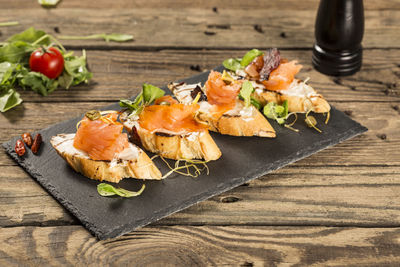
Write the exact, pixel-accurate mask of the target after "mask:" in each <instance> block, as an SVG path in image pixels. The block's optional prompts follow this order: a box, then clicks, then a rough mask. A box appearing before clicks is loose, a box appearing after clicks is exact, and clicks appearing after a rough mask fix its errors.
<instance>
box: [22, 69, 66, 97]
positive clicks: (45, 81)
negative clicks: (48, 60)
mask: <svg viewBox="0 0 400 267" xmlns="http://www.w3.org/2000/svg"><path fill="white" fill-rule="evenodd" d="M20 85H21V86H22V87H23V88H26V87H30V88H31V89H32V90H33V91H35V92H37V93H39V94H41V95H43V96H47V95H48V94H49V93H51V92H53V91H54V90H55V89H57V86H58V82H57V80H53V79H49V78H47V77H46V76H45V75H43V74H41V73H39V72H34V71H30V72H28V73H27V74H26V75H24V77H23V78H22V79H21V80H20Z"/></svg>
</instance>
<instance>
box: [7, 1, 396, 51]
mask: <svg viewBox="0 0 400 267" xmlns="http://www.w3.org/2000/svg"><path fill="white" fill-rule="evenodd" d="M316 8H317V7H316ZM316 8H315V10H314V9H309V10H296V11H294V10H281V9H279V10H274V9H259V8H257V9H253V10H252V11H251V15H250V14H248V12H244V11H243V10H241V9H224V10H221V11H220V12H219V13H215V12H213V11H212V10H211V9H199V8H187V9H182V8H180V9H170V8H141V9H125V8H123V9H106V10H103V9H100V10H96V12H91V9H89V8H87V9H83V8H60V9H55V10H44V9H38V10H36V11H35V16H26V12H27V11H26V9H10V10H4V9H1V10H0V16H1V18H2V20H4V21H14V20H18V21H19V22H20V25H18V26H15V27H4V28H2V29H1V31H2V34H3V35H5V36H9V35H11V34H14V33H17V32H20V31H22V30H24V29H26V28H27V27H30V26H34V27H36V28H38V29H43V30H45V31H47V32H49V33H53V34H54V35H55V36H57V34H56V32H55V27H57V31H58V32H60V34H63V35H89V34H93V33H103V32H106V33H113V32H117V33H121V32H122V33H129V34H132V35H134V38H135V40H134V41H132V42H126V43H121V44H119V45H118V48H119V49H122V48H125V49H130V50H141V51H142V50H152V51H153V50H159V49H166V48H174V49H177V48H179V49H182V48H189V49H229V48H230V49H244V48H245V49H251V48H253V47H258V48H269V47H275V46H277V47H280V48H286V49H288V48H311V47H312V46H313V43H314V23H315V16H316ZM365 16H366V17H367V18H368V19H367V20H366V22H365V23H366V25H365V37H364V41H363V46H364V47H365V48H399V46H400V35H399V34H398V33H399V32H400V25H399V23H398V21H399V20H400V10H393V9H391V10H379V11H377V10H373V11H372V10H371V11H366V12H365ZM255 25H259V27H261V29H262V32H260V31H257V30H256V29H255ZM172 29H175V30H172ZM63 43H64V44H65V45H66V46H67V47H84V48H87V49H88V48H100V49H110V48H111V47H115V43H112V42H110V43H105V42H104V41H102V40H84V41H79V40H74V41H71V40H65V41H64V42H63Z"/></svg>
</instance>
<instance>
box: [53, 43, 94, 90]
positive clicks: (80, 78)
mask: <svg viewBox="0 0 400 267" xmlns="http://www.w3.org/2000/svg"><path fill="white" fill-rule="evenodd" d="M65 72H66V73H67V74H68V75H70V76H71V77H67V76H64V74H65ZM62 76H64V77H62V80H63V81H61V84H62V87H64V88H66V89H68V88H69V87H70V86H71V85H78V84H80V83H82V82H85V83H88V81H89V80H90V79H91V78H92V76H93V74H92V73H91V72H90V71H89V70H88V69H87V67H86V52H85V50H83V52H82V56H80V57H77V56H74V55H73V53H69V54H67V55H65V56H64V73H63V74H62ZM71 78H72V82H71Z"/></svg>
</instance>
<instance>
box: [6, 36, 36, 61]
mask: <svg viewBox="0 0 400 267" xmlns="http://www.w3.org/2000/svg"><path fill="white" fill-rule="evenodd" d="M33 50H35V48H34V47H33V46H31V45H30V44H28V43H26V42H24V41H14V42H12V43H5V44H4V45H3V46H2V47H0V62H4V61H7V62H11V63H20V62H25V63H26V64H27V63H28V61H29V56H30V53H31V52H33Z"/></svg>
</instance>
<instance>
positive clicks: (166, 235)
mask: <svg viewBox="0 0 400 267" xmlns="http://www.w3.org/2000/svg"><path fill="white" fill-rule="evenodd" d="M318 3H319V1H317V0H304V1H294V0H282V1H261V0H255V1H251V2H248V1H237V0H234V1H233V0H229V1H228V0H222V1H216V0H210V1H203V0H201V1H185V0H178V1H170V0H165V1H156V0H146V1H143V0H138V1H127V0H115V1H106V0H98V1H95V2H94V1H78V0H69V1H67V0H64V1H62V2H61V4H60V5H59V6H58V7H57V8H56V9H43V8H41V7H40V6H39V5H38V4H37V1H36V0H35V1H34V0H31V1H25V0H14V1H5V0H0V16H1V19H0V22H2V21H15V20H16V21H19V22H20V25H18V26H15V27H1V28H0V42H1V41H3V40H5V39H6V38H7V37H8V36H10V35H11V34H14V33H17V32H20V31H22V30H24V29H25V28H27V27H29V26H34V27H37V28H41V29H44V30H46V31H48V32H50V33H52V34H54V35H55V36H57V35H59V34H64V35H86V34H93V33H102V32H107V33H111V32H119V33H130V34H132V35H134V38H135V40H134V41H133V42H127V43H111V42H110V43H105V42H103V41H101V40H92V41H69V40H68V41H67V40H66V41H63V43H65V44H66V46H67V47H68V48H70V49H73V50H74V51H75V53H77V54H79V53H81V49H86V50H87V51H86V52H87V55H88V65H89V67H90V69H91V71H92V72H93V73H94V78H93V79H92V80H91V81H90V83H89V84H88V85H82V86H78V87H74V88H71V89H70V90H68V91H66V90H58V91H56V92H54V93H53V94H52V95H51V96H49V97H41V96H38V95H36V94H35V93H33V92H30V91H24V92H21V95H22V97H23V99H24V103H23V105H21V106H19V107H17V108H16V109H14V110H11V111H9V112H7V113H4V114H0V142H4V141H7V140H8V139H9V138H10V137H11V136H14V135H20V134H22V133H24V132H27V131H38V130H40V129H42V128H44V127H47V126H49V125H51V124H53V123H57V122H59V121H62V120H65V119H70V118H73V117H76V116H79V115H80V114H82V113H83V112H85V111H86V110H88V109H94V108H100V107H102V106H105V105H109V104H111V103H114V102H116V101H118V100H119V99H121V98H128V97H132V96H133V95H135V94H137V93H138V92H139V90H140V87H141V84H142V83H143V82H150V83H152V84H155V85H158V86H163V85H165V84H167V83H168V82H170V81H173V80H177V79H181V78H184V77H188V76H192V75H194V74H197V73H199V72H200V71H205V70H209V69H211V68H213V67H215V66H217V65H220V64H221V62H222V61H223V60H224V59H225V58H228V57H236V56H242V55H243V54H244V53H245V52H246V50H247V49H249V48H253V47H257V48H260V49H264V48H269V47H273V46H277V47H279V48H282V54H283V55H284V57H287V58H289V59H291V58H297V59H298V60H299V61H300V63H301V64H302V65H303V70H302V72H301V74H300V77H301V78H307V77H310V78H311V80H310V84H311V85H312V86H313V87H315V88H316V89H317V90H318V91H319V92H320V93H322V94H323V95H324V96H325V97H326V98H327V99H328V101H329V102H330V103H331V104H332V105H334V106H335V107H336V108H338V109H339V110H342V111H344V112H345V113H346V114H348V115H349V116H350V117H351V118H353V119H355V120H357V121H359V122H360V123H362V124H363V125H365V126H366V127H368V128H369V131H368V132H366V133H365V134H363V135H361V136H358V137H356V138H354V139H351V140H348V141H346V142H343V143H341V144H338V145H336V146H334V147H332V148H329V149H326V150H324V151H321V152H319V153H317V154H315V155H313V156H311V157H308V158H306V159H303V160H301V161H299V162H296V163H294V164H292V165H290V166H287V167H285V168H283V169H281V170H278V171H275V172H273V173H271V174H268V175H266V176H264V177H261V178H259V179H257V180H254V181H252V182H250V183H248V184H244V185H242V186H240V187H238V188H236V189H233V190H231V191H229V192H226V193H223V194H221V195H219V196H216V197H213V198H211V199H209V200H207V201H204V202H201V203H199V204H197V205H194V206H192V207H190V208H188V209H186V210H184V211H181V212H179V213H176V214H174V215H172V216H169V217H167V218H165V219H162V220H160V221H158V222H156V223H153V224H152V225H150V226H147V227H144V228H142V229H140V230H138V231H135V232H132V233H130V234H127V235H124V236H122V237H120V238H116V239H111V240H107V241H100V242H99V241H97V240H95V239H94V238H93V237H92V236H91V235H90V234H89V233H88V232H87V231H86V230H85V229H84V228H83V227H82V226H81V225H80V223H79V221H77V219H75V218H74V217H73V216H72V215H70V214H69V213H68V212H67V211H66V210H65V209H64V208H63V207H62V206H61V205H59V204H58V203H57V202H56V201H55V200H54V199H53V198H52V197H51V196H50V195H49V194H48V193H47V192H46V191H44V190H43V189H42V188H41V187H40V186H39V185H38V184H37V183H36V182H35V181H34V180H33V179H31V178H30V176H29V175H28V174H27V173H25V172H24V171H23V170H22V169H21V168H20V167H18V166H16V164H15V162H14V161H12V160H11V159H10V158H9V157H8V156H7V155H6V154H5V152H4V149H3V148H0V183H1V185H2V186H1V187H0V243H1V244H2V245H1V246H0V266H71V265H76V266H86V265H89V266H102V265H113V266H120V265H123V266H126V265H137V266H145V265H151V266H174V265H180V266H189V265H198V266H204V265H208V266H209V265H212V266H221V265H227V266H293V265H295V266H398V265H399V263H400V259H399V256H398V254H399V253H398V251H399V241H398V240H399V235H400V233H399V227H400V193H399V192H400V149H399V148H400V131H399V129H400V24H399V23H398V21H400V1H399V0H383V1H372V0H366V1H364V5H365V17H366V23H365V36H364V41H363V46H364V58H363V67H362V70H361V71H360V72H358V73H357V74H355V75H353V76H349V77H342V78H335V77H329V76H325V75H322V74H320V73H318V72H317V71H315V70H314V69H313V68H312V66H311V47H312V45H313V42H314V36H313V29H314V22H315V21H314V20H315V15H316V9H317V7H318ZM56 31H57V32H59V33H56Z"/></svg>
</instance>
